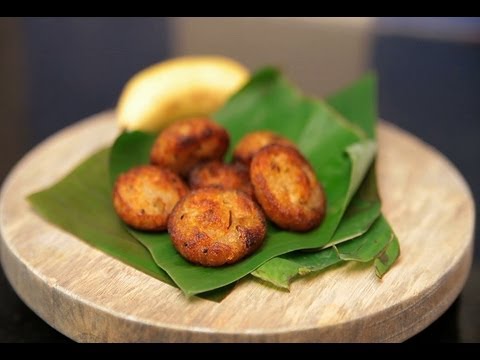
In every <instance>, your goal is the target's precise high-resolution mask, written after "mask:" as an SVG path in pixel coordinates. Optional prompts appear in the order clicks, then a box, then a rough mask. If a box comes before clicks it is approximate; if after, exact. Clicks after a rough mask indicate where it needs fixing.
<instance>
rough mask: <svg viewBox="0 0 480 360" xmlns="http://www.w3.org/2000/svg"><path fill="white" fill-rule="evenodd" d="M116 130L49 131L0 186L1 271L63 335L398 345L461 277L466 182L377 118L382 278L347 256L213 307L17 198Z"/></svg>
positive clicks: (466, 233)
mask: <svg viewBox="0 0 480 360" xmlns="http://www.w3.org/2000/svg"><path fill="white" fill-rule="evenodd" d="M116 134H117V130H116V128H115V122H114V118H113V115H112V113H110V112H106V113H102V114H99V115H96V116H93V117H92V118H89V119H87V120H85V121H82V122H79V123H77V124H76V125H74V126H71V127H69V128H67V129H65V130H63V131H61V132H60V133H58V134H56V135H55V136H53V137H51V138H49V139H47V140H46V141H45V142H43V143H42V144H40V145H39V146H37V147H36V148H35V149H33V150H32V151H31V152H30V153H28V154H27V155H26V156H25V157H24V158H23V159H22V160H21V161H20V162H19V163H18V164H17V166H16V167H15V168H14V169H13V170H12V172H11V173H10V175H9V177H8V178H7V180H6V181H5V183H4V185H3V189H2V193H1V198H0V217H1V219H0V229H1V235H2V241H1V259H2V266H3V268H4V270H5V273H6V275H7V277H8V279H9V281H10V282H11V284H12V286H13V287H14V289H15V291H16V292H17V293H18V294H19V296H20V297H21V298H22V299H23V301H25V303H26V304H27V305H28V306H30V307H31V308H32V309H33V310H34V311H35V312H36V313H37V314H38V315H39V316H40V317H42V318H43V319H44V320H45V321H46V322H48V323H49V324H50V325H52V326H53V327H54V328H56V329H57V330H59V331H61V332H62V333H63V334H65V335H67V336H69V337H70V338H72V339H74V340H77V341H82V342H86V341H101V342H127V341H128V342H130V341H132V342H150V341H161V342H172V341H176V342H180V341H187V342H190V341H192V342H207V341H208V342H211V341H213V342H226V341H241V342H250V341H255V342H265V341H268V342H277V341H282V342H283V341H291V342H298V341H302V342H309V341H312V342H323V341H361V342H364V341H374V342H377V341H381V342H383V341H386V342H393V341H402V340H404V339H406V338H408V337H410V336H412V335H414V334H416V333H418V332H419V331H421V330H422V329H423V328H425V327H426V326H428V325H429V324H430V323H432V322H433V321H434V320H435V319H436V318H438V317H439V316H440V315H441V314H442V313H443V312H444V311H445V310H446V309H447V308H448V306H449V305H450V304H451V303H452V302H453V301H454V299H455V298H456V297H457V295H458V294H459V292H460V291H461V289H462V287H463V285H464V283H465V280H466V277H467V275H468V272H469V269H470V265H471V261H472V247H473V229H474V212H475V209H474V203H473V200H472V195H471V193H470V190H469V188H468V186H467V184H466V183H465V181H464V179H463V178H462V176H461V175H460V174H459V172H458V171H457V170H456V169H455V168H454V167H453V166H452V164H450V163H449V161H448V160H447V159H446V158H445V157H443V156H442V155H441V154H439V153H438V152H437V151H436V150H435V149H433V148H432V147H430V146H428V145H426V144H425V143H423V142H421V141H420V140H418V139H417V138H415V137H413V136H412V135H409V134H408V133H406V132H404V131H402V130H400V129H398V128H396V127H394V126H393V125H389V124H387V123H382V124H381V126H380V127H379V149H380V150H379V159H378V178H379V186H380V193H381V197H382V199H383V210H384V213H385V215H386V217H387V218H388V220H389V221H390V222H391V224H392V227H393V229H394V230H395V231H396V233H397V235H398V237H399V239H400V243H401V250H402V255H401V258H400V259H399V261H398V263H397V264H396V265H395V266H394V268H393V269H392V270H391V271H390V272H389V273H388V274H387V275H386V276H385V277H384V279H383V280H378V279H377V278H376V277H375V275H374V272H373V270H372V268H371V267H365V266H358V265H355V264H351V265H347V266H343V267H340V268H336V269H333V270H330V271H326V272H324V273H323V274H320V275H318V276H309V277H306V278H304V279H301V280H299V281H296V282H294V283H293V285H292V288H291V291H290V293H288V292H282V291H277V290H273V289H272V288H269V287H267V286H264V285H262V284H261V283H259V282H258V281H256V280H253V279H252V278H248V279H245V280H243V281H241V282H240V284H239V285H238V286H237V288H236V289H235V291H233V292H232V293H231V294H230V295H229V296H228V297H227V298H226V299H225V300H224V301H223V302H221V303H219V304H217V303H213V302H210V301H206V300H202V299H194V300H188V299H187V298H185V297H184V296H183V294H182V293H181V292H180V291H179V290H177V289H175V288H173V287H170V286H168V285H166V284H163V283H162V282H160V281H158V280H156V279H154V278H151V277H149V276H147V275H145V274H143V273H141V272H139V271H137V270H135V269H133V268H131V267H128V266H126V265H124V264H122V263H121V262H119V261H117V260H115V259H113V258H111V257H109V256H108V255H105V254H104V253H102V252H100V251H98V250H96V249H94V248H92V247H90V246H89V245H87V244H86V243H84V242H82V241H81V240H79V239H77V238H75V237H74V236H72V235H70V234H68V233H65V232H63V231H62V230H60V229H58V228H56V227H54V226H52V225H50V224H49V223H47V222H46V221H44V220H42V219H41V218H40V217H39V216H38V215H37V214H35V213H34V212H33V211H32V209H31V208H30V207H29V205H28V203H27V202H26V200H25V196H26V195H28V194H30V193H32V192H34V191H37V190H40V189H42V188H44V187H46V186H48V185H50V184H52V183H53V182H55V181H56V180H58V179H60V178H61V177H62V176H64V175H65V174H66V173H68V172H69V171H70V170H71V169H72V168H73V167H74V166H75V165H76V164H77V163H79V162H80V161H81V160H82V159H83V158H85V156H87V155H89V154H90V153H92V152H93V151H95V150H96V149H97V148H99V147H100V146H103V145H108V144H110V143H111V142H112V140H113V139H114V137H115V136H116ZM66 211H67V209H66Z"/></svg>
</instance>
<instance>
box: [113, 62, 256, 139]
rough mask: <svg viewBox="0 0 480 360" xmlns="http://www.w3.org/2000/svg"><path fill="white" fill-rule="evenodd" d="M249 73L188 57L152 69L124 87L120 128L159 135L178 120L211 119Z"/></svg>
mask: <svg viewBox="0 0 480 360" xmlns="http://www.w3.org/2000/svg"><path fill="white" fill-rule="evenodd" d="M248 77H249V72H248V70H247V69H246V68H245V67H244V66H242V65H241V64H239V63H237V62H236V61H234V60H232V59H229V58H226V57H221V56H185V57H179V58H174V59H171V60H167V61H164V62H161V63H158V64H155V65H152V66H150V67H148V68H146V69H144V70H142V71H140V72H139V73H137V74H136V75H134V76H133V77H132V78H131V79H130V80H129V81H128V82H127V84H126V85H125V87H124V89H123V91H122V93H121V95H120V99H119V101H118V105H117V111H116V115H117V121H118V124H119V125H120V127H121V128H124V129H127V130H142V131H148V132H157V131H159V130H161V129H162V128H164V127H166V126H167V125H169V124H170V123H171V122H173V121H174V120H176V119H180V118H185V117H189V116H197V115H209V114H211V113H212V112H214V111H215V110H217V109H218V108H219V107H220V106H221V105H222V104H223V103H224V102H225V101H226V100H227V99H228V98H229V97H230V96H231V95H232V94H233V93H235V92H236V91H237V90H239V89H240V87H241V86H243V85H244V84H245V82H246V81H247V80H248Z"/></svg>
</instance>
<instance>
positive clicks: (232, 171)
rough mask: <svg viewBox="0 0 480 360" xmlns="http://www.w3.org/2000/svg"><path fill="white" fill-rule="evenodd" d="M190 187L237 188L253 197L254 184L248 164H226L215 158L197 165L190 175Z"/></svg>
mask: <svg viewBox="0 0 480 360" xmlns="http://www.w3.org/2000/svg"><path fill="white" fill-rule="evenodd" d="M188 179H189V185H190V188H191V189H192V190H193V189H199V188H202V187H207V186H216V187H219V188H221V189H224V190H229V189H237V190H240V191H243V192H244V193H246V194H247V195H248V196H250V197H253V186H252V184H251V183H250V176H249V174H248V169H247V167H246V166H244V165H242V164H239V163H236V164H225V163H222V162H221V161H218V160H213V161H210V162H208V163H205V164H200V165H198V166H196V167H195V168H194V169H193V170H192V171H191V172H190V175H189V178H188Z"/></svg>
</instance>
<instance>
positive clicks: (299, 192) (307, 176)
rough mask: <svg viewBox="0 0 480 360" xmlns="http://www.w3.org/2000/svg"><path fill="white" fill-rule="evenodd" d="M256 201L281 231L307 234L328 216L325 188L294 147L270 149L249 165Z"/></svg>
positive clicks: (258, 155) (273, 147) (267, 147)
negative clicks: (304, 232)
mask: <svg viewBox="0 0 480 360" xmlns="http://www.w3.org/2000/svg"><path fill="white" fill-rule="evenodd" d="M250 180H251V182H252V185H253V189H254V191H255V197H256V199H257V201H258V202H259V203H260V205H261V206H262V208H263V210H264V211H265V214H266V215H267V217H268V218H269V219H270V220H272V221H273V222H274V223H275V224H277V225H278V226H279V227H281V228H283V229H287V230H294V231H308V230H311V229H313V228H315V227H317V226H318V225H319V224H320V223H321V222H322V220H323V217H324V215H325V208H326V201H325V194H324V191H323V189H322V186H321V185H320V183H319V182H318V180H317V178H316V175H315V173H314V171H313V169H312V167H311V166H310V164H309V163H308V162H307V160H306V159H305V158H304V157H303V156H302V155H301V154H300V153H299V152H298V151H297V150H295V149H293V148H292V147H288V146H284V145H277V144H273V145H268V146H266V147H264V148H263V149H262V150H260V151H259V152H258V153H257V154H256V155H255V156H254V157H253V159H252V163H251V165H250Z"/></svg>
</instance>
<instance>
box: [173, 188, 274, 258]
mask: <svg viewBox="0 0 480 360" xmlns="http://www.w3.org/2000/svg"><path fill="white" fill-rule="evenodd" d="M266 231H267V228H266V222H265V217H264V216H263V213H262V211H261V210H260V208H259V207H258V205H257V204H256V203H255V202H254V201H253V200H252V199H250V198H249V197H248V196H247V195H245V194H244V193H243V192H241V191H238V190H222V189H219V188H215V187H206V188H201V189H198V190H194V191H192V192H190V193H189V194H188V195H187V196H185V197H184V198H183V199H182V200H180V202H179V203H178V204H177V205H176V206H175V208H174V209H173V212H172V214H171V215H170V218H169V220H168V232H169V233H170V236H171V238H172V242H173V245H174V246H175V248H176V249H177V251H178V252H179V253H180V254H181V255H182V256H183V257H184V258H185V259H187V260H188V261H190V262H192V263H194V264H200V265H203V266H222V265H226V264H233V263H235V262H237V261H239V260H240V259H242V258H244V257H245V256H247V255H249V254H251V253H252V252H254V251H255V250H256V249H258V248H259V247H260V245H261V244H262V242H263V239H264V238H265V235H266Z"/></svg>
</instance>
